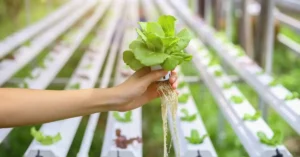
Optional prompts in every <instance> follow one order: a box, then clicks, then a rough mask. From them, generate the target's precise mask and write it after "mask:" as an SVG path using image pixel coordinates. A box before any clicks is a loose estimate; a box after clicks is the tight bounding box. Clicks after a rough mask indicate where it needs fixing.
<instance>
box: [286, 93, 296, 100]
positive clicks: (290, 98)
mask: <svg viewBox="0 0 300 157" xmlns="http://www.w3.org/2000/svg"><path fill="white" fill-rule="evenodd" d="M297 98H299V93H298V92H292V93H291V94H290V95H287V96H286V97H285V98H284V100H293V99H297Z"/></svg>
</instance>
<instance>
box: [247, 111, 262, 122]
mask: <svg viewBox="0 0 300 157" xmlns="http://www.w3.org/2000/svg"><path fill="white" fill-rule="evenodd" d="M260 117H261V113H260V112H256V113H255V114H254V115H251V114H248V113H246V114H244V117H243V120H245V121H256V120H257V119H259V118H260Z"/></svg>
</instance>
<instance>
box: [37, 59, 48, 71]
mask: <svg viewBox="0 0 300 157" xmlns="http://www.w3.org/2000/svg"><path fill="white" fill-rule="evenodd" d="M38 66H39V67H40V68H42V69H46V68H47V67H46V65H45V61H44V60H42V61H40V62H39V65H38Z"/></svg>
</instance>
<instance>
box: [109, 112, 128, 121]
mask: <svg viewBox="0 0 300 157" xmlns="http://www.w3.org/2000/svg"><path fill="white" fill-rule="evenodd" d="M131 115H132V111H128V112H126V113H125V114H124V117H122V116H121V115H120V114H119V112H113V116H114V118H115V119H116V120H117V121H119V122H123V123H128V122H131Z"/></svg>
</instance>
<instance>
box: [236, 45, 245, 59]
mask: <svg viewBox="0 0 300 157" xmlns="http://www.w3.org/2000/svg"><path fill="white" fill-rule="evenodd" d="M234 48H235V49H236V50H237V52H238V53H237V57H242V56H245V52H244V50H243V48H242V47H240V46H237V45H235V46H234Z"/></svg>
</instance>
